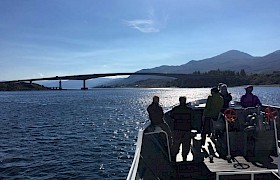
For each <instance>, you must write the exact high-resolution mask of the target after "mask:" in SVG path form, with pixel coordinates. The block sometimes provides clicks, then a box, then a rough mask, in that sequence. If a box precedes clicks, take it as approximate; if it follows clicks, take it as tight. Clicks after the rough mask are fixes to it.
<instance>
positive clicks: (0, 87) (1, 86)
mask: <svg viewBox="0 0 280 180" xmlns="http://www.w3.org/2000/svg"><path fill="white" fill-rule="evenodd" d="M49 89H50V88H47V87H44V86H42V85H39V84H35V83H32V84H30V83H26V82H10V83H0V91H29V90H49Z"/></svg>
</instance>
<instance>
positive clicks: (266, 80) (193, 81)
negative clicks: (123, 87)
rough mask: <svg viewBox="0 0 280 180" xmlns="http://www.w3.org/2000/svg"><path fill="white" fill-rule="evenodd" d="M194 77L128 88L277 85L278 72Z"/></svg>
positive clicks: (279, 80)
mask: <svg viewBox="0 0 280 180" xmlns="http://www.w3.org/2000/svg"><path fill="white" fill-rule="evenodd" d="M193 74H194V75H198V76H195V77H185V78H178V79H172V80H171V79H160V80H159V79H148V80H143V81H138V82H136V83H134V84H130V85H128V86H129V87H180V88H185V87H213V86H216V85H217V84H219V83H220V82H222V83H225V84H227V85H228V86H231V87H233V86H242V85H248V84H252V85H279V84H280V71H274V72H272V73H271V74H247V73H246V72H245V70H244V69H241V70H240V71H237V72H236V71H231V70H225V71H222V70H219V69H218V70H211V71H208V72H200V71H195V72H193Z"/></svg>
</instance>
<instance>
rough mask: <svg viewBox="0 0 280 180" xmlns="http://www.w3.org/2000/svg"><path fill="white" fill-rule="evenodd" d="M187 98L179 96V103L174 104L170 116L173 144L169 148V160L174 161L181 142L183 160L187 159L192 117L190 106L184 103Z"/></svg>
mask: <svg viewBox="0 0 280 180" xmlns="http://www.w3.org/2000/svg"><path fill="white" fill-rule="evenodd" d="M186 101H187V98H186V97H185V96H182V97H180V98H179V102H180V104H179V105H178V106H175V107H174V108H173V109H172V110H171V112H170V117H171V119H172V121H173V125H174V126H173V128H174V130H173V139H174V142H173V146H172V148H171V160H172V161H174V162H175V161H176V155H177V154H178V153H179V148H180V145H181V144H182V157H183V161H187V156H188V153H189V151H190V148H191V129H192V121H193V119H194V112H193V110H192V108H190V107H188V106H187V104H186Z"/></svg>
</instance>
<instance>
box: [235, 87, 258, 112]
mask: <svg viewBox="0 0 280 180" xmlns="http://www.w3.org/2000/svg"><path fill="white" fill-rule="evenodd" d="M245 90H246V94H245V95H243V96H242V97H241V99H240V104H241V106H242V107H243V108H247V107H256V106H257V105H259V106H261V105H262V103H261V101H260V100H259V98H258V96H256V95H254V94H253V93H252V91H253V86H251V85H250V86H247V87H245Z"/></svg>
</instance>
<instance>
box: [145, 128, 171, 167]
mask: <svg viewBox="0 0 280 180" xmlns="http://www.w3.org/2000/svg"><path fill="white" fill-rule="evenodd" d="M159 133H164V134H165V137H166V142H167V149H168V159H169V162H171V153H170V146H169V139H168V134H167V133H166V132H165V131H163V130H160V131H154V132H149V133H145V135H151V134H159Z"/></svg>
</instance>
